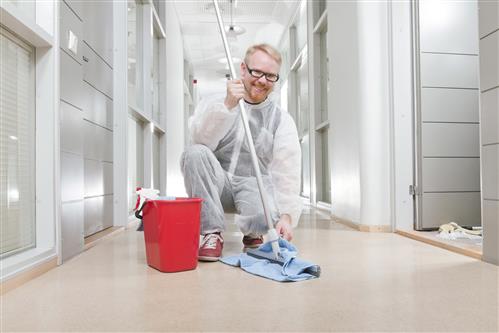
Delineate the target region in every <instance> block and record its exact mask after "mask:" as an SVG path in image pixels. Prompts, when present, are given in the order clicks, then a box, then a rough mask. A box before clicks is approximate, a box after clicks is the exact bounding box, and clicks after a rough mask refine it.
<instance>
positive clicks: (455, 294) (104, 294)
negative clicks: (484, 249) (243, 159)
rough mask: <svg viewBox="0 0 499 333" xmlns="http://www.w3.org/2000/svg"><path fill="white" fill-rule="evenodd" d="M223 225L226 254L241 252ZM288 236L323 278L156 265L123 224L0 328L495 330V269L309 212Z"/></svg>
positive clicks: (21, 303) (30, 291)
mask: <svg viewBox="0 0 499 333" xmlns="http://www.w3.org/2000/svg"><path fill="white" fill-rule="evenodd" d="M230 229H231V230H232V232H227V233H226V235H225V239H226V254H232V253H237V252H238V251H240V249H241V245H240V235H239V234H238V233H237V232H235V231H234V230H235V229H234V227H233V226H231V228H230ZM294 243H295V244H296V245H297V247H298V248H299V249H300V253H301V256H300V257H301V258H303V259H308V260H311V261H313V262H316V263H318V264H320V265H321V267H322V272H323V274H322V276H321V278H319V279H316V280H310V281H305V282H299V283H278V282H273V281H270V280H266V279H263V278H258V277H255V276H252V275H249V274H247V273H244V272H243V271H241V270H239V269H236V268H233V267H229V266H226V265H224V264H221V263H201V264H200V265H199V266H198V268H197V269H196V270H194V271H189V272H182V273H172V274H166V273H160V272H158V271H156V270H154V269H152V268H149V267H148V266H147V265H146V261H145V254H144V245H143V236H142V234H141V233H138V232H135V231H134V230H133V229H130V230H127V231H125V232H122V233H119V234H117V235H116V236H113V237H111V238H109V239H106V240H103V241H102V242H100V243H99V244H98V245H97V246H95V247H93V248H91V249H89V250H88V251H86V252H84V253H83V254H82V255H80V256H78V257H76V258H74V259H72V260H70V261H69V262H67V263H65V264H64V265H62V266H60V267H58V268H56V269H54V270H51V271H50V272H48V273H46V274H44V275H42V276H40V277H39V278H37V279H34V280H32V281H30V282H29V283H27V284H25V285H24V286H22V287H20V288H18V289H15V290H13V291H11V292H9V293H7V294H6V295H4V297H3V299H2V305H3V306H2V309H1V318H2V323H1V331H2V332H4V331H152V330H154V331H228V332H236V331H273V332H277V331H306V332H311V331H357V332H359V331H362V332H363V331H392V332H393V331H460V332H463V331H468V332H480V331H492V332H496V331H497V330H498V317H499V312H498V287H499V284H498V273H499V269H498V267H496V266H492V265H489V264H486V263H483V262H481V261H478V260H475V259H471V258H468V257H465V256H462V255H459V254H455V253H452V252H449V251H446V250H443V249H439V248H436V247H433V246H430V245H427V244H423V243H420V242H417V241H414V240H411V239H408V238H405V237H402V236H399V235H396V234H380V233H361V232H358V231H353V230H350V229H348V228H347V227H344V226H342V225H338V224H335V223H332V222H330V221H329V220H328V218H327V216H326V215H324V214H322V213H320V212H316V211H314V210H311V211H308V212H307V213H306V214H304V216H303V218H302V222H301V225H300V227H299V228H298V229H297V230H296V235H295V240H294Z"/></svg>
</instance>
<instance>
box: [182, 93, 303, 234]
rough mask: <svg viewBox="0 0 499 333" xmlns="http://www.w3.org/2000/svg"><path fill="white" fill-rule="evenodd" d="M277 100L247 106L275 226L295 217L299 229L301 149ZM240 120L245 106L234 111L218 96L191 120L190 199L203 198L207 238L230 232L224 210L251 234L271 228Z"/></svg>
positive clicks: (186, 161)
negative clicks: (286, 217) (285, 217)
mask: <svg viewBox="0 0 499 333" xmlns="http://www.w3.org/2000/svg"><path fill="white" fill-rule="evenodd" d="M271 96H272V95H271ZM271 96H269V97H268V98H267V99H266V100H265V101H263V102H262V103H260V104H249V103H246V102H245V107H246V112H247V114H248V119H249V125H250V129H251V133H252V136H253V141H254V143H255V150H256V153H257V156H258V161H259V165H260V170H261V173H262V178H263V182H264V186H265V189H266V191H267V196H268V199H269V201H270V202H269V206H270V210H271V215H272V218H273V223H274V225H275V223H277V221H278V220H279V216H280V215H281V214H289V215H290V216H291V219H292V224H293V227H294V226H296V225H297V223H298V220H299V218H300V214H301V206H302V205H301V199H300V197H299V191H300V180H301V178H300V172H301V149H300V144H299V141H298V134H297V131H296V126H295V123H294V121H293V119H292V118H291V116H290V115H289V113H287V112H285V111H283V110H281V109H280V107H279V106H277V104H276V103H275V102H274V101H273V99H272V97H271ZM240 117H241V115H240V108H239V105H238V106H236V107H235V108H234V109H232V110H228V109H227V108H226V107H225V105H224V96H215V97H212V98H208V99H204V100H202V101H201V103H200V104H199V105H198V107H197V108H196V111H195V113H194V115H193V116H192V117H191V118H190V119H189V130H190V134H191V141H192V144H193V145H191V146H189V147H188V148H187V149H186V151H185V152H184V154H183V155H182V159H181V167H182V172H183V174H184V181H185V186H186V189H187V192H188V194H189V195H190V196H192V197H200V198H203V205H202V210H201V233H202V234H207V233H212V232H222V231H224V230H225V226H224V208H226V209H231V208H232V209H234V208H235V210H236V212H237V213H238V215H236V219H235V220H236V223H237V224H238V225H239V227H240V229H241V231H242V232H243V233H244V234H245V235H249V236H259V235H262V234H265V233H266V232H267V229H268V228H267V223H266V220H265V217H264V214H263V207H262V203H261V198H260V194H259V192H258V186H257V183H256V178H255V174H254V170H253V164H252V162H251V156H250V153H249V147H248V145H247V142H246V137H245V134H244V127H243V125H242V121H241V119H240Z"/></svg>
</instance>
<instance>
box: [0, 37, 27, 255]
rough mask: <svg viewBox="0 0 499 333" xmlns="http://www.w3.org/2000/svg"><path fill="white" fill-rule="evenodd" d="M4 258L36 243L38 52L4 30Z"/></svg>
mask: <svg viewBox="0 0 499 333" xmlns="http://www.w3.org/2000/svg"><path fill="white" fill-rule="evenodd" d="M0 50H1V51H0V52H1V56H0V73H1V77H0V83H1V84H0V109H1V110H2V112H0V219H1V220H0V227H1V233H0V234H1V236H0V237H1V238H0V240H1V244H0V255H1V256H7V255H10V254H14V253H17V252H20V251H23V250H25V249H28V248H31V247H34V246H35V245H36V242H35V239H36V238H35V106H34V91H35V75H34V69H35V68H34V67H35V64H34V49H33V48H32V47H31V46H29V45H27V44H26V43H24V42H23V41H21V40H20V39H19V38H16V37H15V36H14V35H13V34H11V33H10V32H8V31H7V30H6V29H3V28H0Z"/></svg>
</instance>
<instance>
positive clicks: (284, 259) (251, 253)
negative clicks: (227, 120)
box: [213, 0, 320, 281]
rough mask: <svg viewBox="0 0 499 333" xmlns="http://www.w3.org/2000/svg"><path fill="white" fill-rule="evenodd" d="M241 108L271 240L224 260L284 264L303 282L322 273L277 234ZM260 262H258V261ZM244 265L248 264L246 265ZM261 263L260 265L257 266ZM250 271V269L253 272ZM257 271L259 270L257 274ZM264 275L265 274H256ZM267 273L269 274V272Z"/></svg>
mask: <svg viewBox="0 0 499 333" xmlns="http://www.w3.org/2000/svg"><path fill="white" fill-rule="evenodd" d="M213 5H214V7H215V13H216V16H217V21H218V28H219V30H220V35H221V37H222V42H223V46H224V49H225V55H226V57H227V64H228V65H229V69H230V75H231V77H232V79H236V77H237V76H236V70H235V68H234V63H233V61H232V55H231V51H230V48H229V44H228V41H227V35H226V33H225V29H224V24H223V21H222V16H221V15H220V8H219V6H218V1H217V0H213ZM239 107H240V110H241V120H242V123H243V127H244V132H245V135H246V141H247V142H248V146H249V150H250V155H251V162H252V164H253V168H254V171H255V177H256V182H257V185H258V190H259V192H260V198H261V200H262V205H263V211H264V216H265V220H266V222H267V225H268V228H269V231H268V234H267V237H268V240H269V241H268V242H267V243H265V244H263V245H262V246H260V247H259V248H257V249H249V250H248V251H247V252H246V254H243V255H241V257H240V258H236V257H232V258H223V259H222V262H225V263H227V264H231V265H234V266H241V268H243V269H244V268H245V267H247V266H245V264H248V263H255V262H253V261H254V260H261V259H264V260H265V262H264V263H265V265H267V264H268V265H276V266H279V267H277V268H278V269H280V268H281V267H282V272H284V271H285V270H286V272H292V273H291V275H293V274H294V275H293V276H292V277H291V279H285V280H286V281H300V280H302V279H308V278H312V277H318V276H319V275H320V267H319V266H317V265H314V264H311V263H308V262H305V261H300V260H299V259H297V258H296V254H297V251H296V248H295V247H294V246H292V245H291V244H290V243H288V242H287V241H285V240H283V239H280V238H279V235H278V234H277V231H276V230H275V228H274V225H273V223H272V217H271V215H270V209H269V207H268V200H267V193H266V191H265V188H264V186H263V181H262V174H261V171H260V166H259V164H258V159H257V156H256V151H255V146H254V143H253V138H252V135H251V131H250V127H249V124H248V116H247V113H246V109H245V105H244V101H243V99H240V100H239ZM248 258H253V260H249V261H248V260H246V259H248ZM256 263H257V264H258V262H256ZM243 266H245V267H243ZM257 266H258V265H257ZM250 273H251V272H250ZM302 273H303V274H306V276H304V278H301V277H300V276H298V275H296V274H302ZM254 274H256V273H254ZM257 275H261V276H264V275H262V274H257ZM267 275H268V274H267ZM285 276H289V274H287V273H286V274H285ZM265 277H269V278H273V279H274V280H278V279H279V277H277V278H274V277H272V276H265Z"/></svg>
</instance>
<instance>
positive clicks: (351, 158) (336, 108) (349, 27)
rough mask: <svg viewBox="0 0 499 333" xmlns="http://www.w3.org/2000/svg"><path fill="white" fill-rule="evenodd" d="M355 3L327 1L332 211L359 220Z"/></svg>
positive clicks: (357, 77) (357, 72) (357, 68)
mask: <svg viewBox="0 0 499 333" xmlns="http://www.w3.org/2000/svg"><path fill="white" fill-rule="evenodd" d="M357 34H358V32H357V7H356V4H355V3H353V2H352V3H349V5H347V4H346V3H345V2H328V37H327V38H328V41H327V44H328V57H329V64H330V69H329V73H330V74H329V75H330V80H331V81H330V90H329V96H328V99H329V104H328V105H329V117H328V118H329V119H330V134H331V135H330V145H329V147H330V150H331V151H330V156H331V161H330V166H331V202H332V210H331V212H332V214H333V215H335V216H337V217H339V218H342V219H346V220H350V221H352V222H356V223H359V222H360V157H359V153H360V151H359V96H360V94H359V74H360V73H359V59H358V58H359V55H358V48H357V46H358V36H357Z"/></svg>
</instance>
